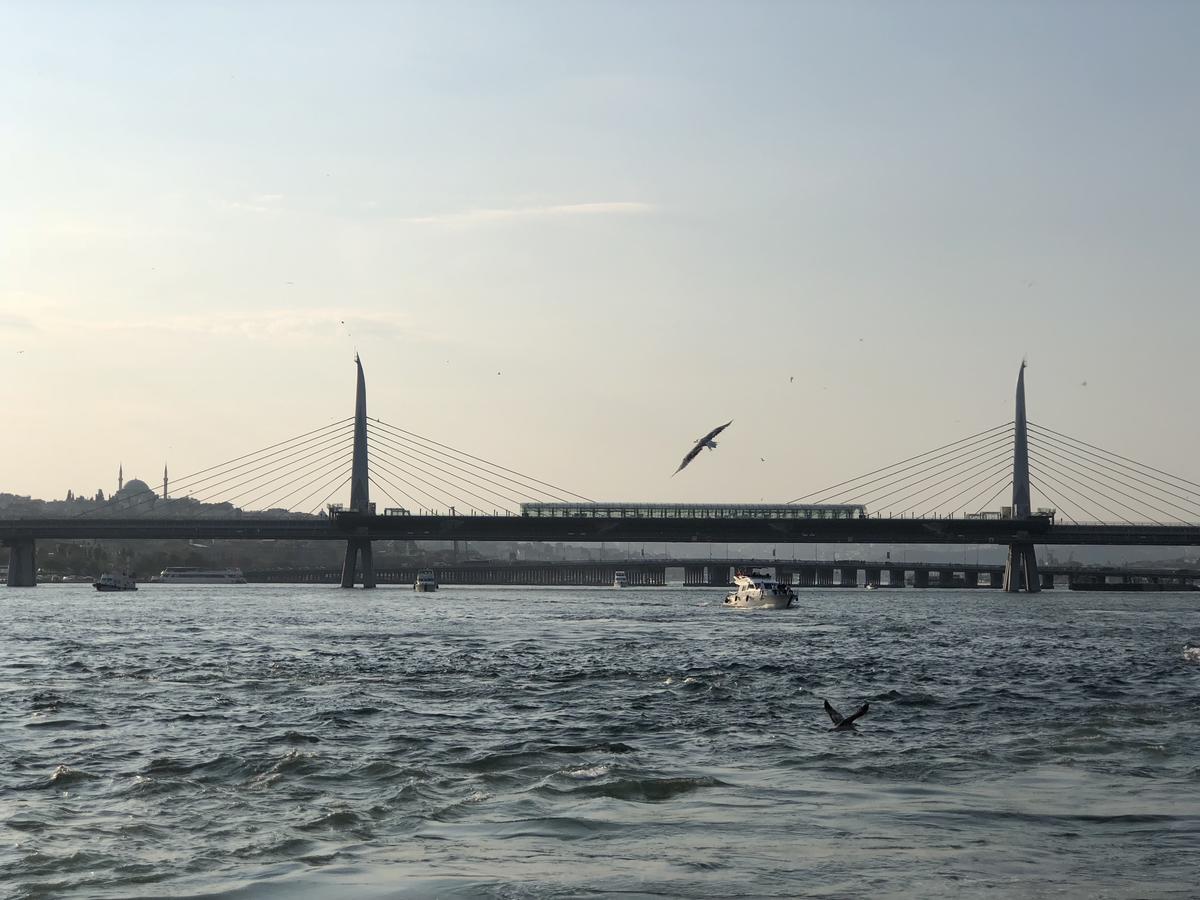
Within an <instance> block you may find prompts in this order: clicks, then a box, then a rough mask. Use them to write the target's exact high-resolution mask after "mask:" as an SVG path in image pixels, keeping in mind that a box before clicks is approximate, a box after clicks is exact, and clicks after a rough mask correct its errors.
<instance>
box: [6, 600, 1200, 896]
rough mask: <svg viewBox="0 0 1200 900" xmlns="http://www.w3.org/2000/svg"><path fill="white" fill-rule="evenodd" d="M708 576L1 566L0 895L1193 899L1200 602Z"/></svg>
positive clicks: (1199, 774)
mask: <svg viewBox="0 0 1200 900" xmlns="http://www.w3.org/2000/svg"><path fill="white" fill-rule="evenodd" d="M720 597H721V592H720V591H712V590H704V589H699V590H697V589H686V590H684V589H645V590H639V589H626V590H624V591H613V590H595V589H536V588H448V589H443V590H442V591H441V592H440V593H438V594H434V595H421V596H418V595H415V594H413V593H412V592H411V591H407V590H402V589H398V588H381V589H379V590H377V591H374V592H363V591H355V592H353V593H351V592H348V591H340V590H337V589H335V588H328V587H293V586H246V587H225V586H221V587H205V586H162V585H146V586H144V587H143V588H142V590H140V591H139V592H138V593H136V594H107V595H102V594H97V593H96V592H94V591H91V590H90V589H88V588H86V587H77V586H65V585H43V586H41V587H38V588H37V589H36V590H0V616H2V617H3V628H2V629H0V826H2V827H0V896H11V897H15V898H33V897H54V898H114V897H152V896H170V897H229V898H257V897H266V898H297V897H298V898H317V897H330V896H336V897H339V898H351V897H363V898H384V897H427V896H430V897H432V896H440V897H476V896H481V897H497V898H499V897H505V898H507V897H598V896H602V895H609V894H622V895H626V896H630V895H631V896H669V897H795V896H818V897H859V896H864V895H873V896H887V897H950V896H955V897H957V896H962V895H981V894H987V895H988V896H993V897H1018V896H1019V897H1028V896H1066V897H1192V896H1195V895H1196V894H1197V892H1198V891H1200V887H1198V886H1197V879H1198V870H1200V863H1198V861H1197V856H1196V847H1198V846H1200V748H1198V742H1197V736H1198V735H1200V703H1198V701H1197V697H1198V696H1200V691H1198V688H1200V658H1198V657H1197V655H1196V654H1191V655H1189V654H1187V653H1186V651H1185V645H1186V644H1188V643H1189V641H1191V642H1192V643H1197V642H1200V640H1198V639H1200V613H1198V611H1197V610H1198V609H1200V602H1198V601H1197V596H1196V595H1192V594H1136V595H1135V594H1131V595H1116V594H1080V593H1068V592H1066V591H1056V592H1053V593H1046V594H1042V595H1040V596H1038V597H1035V598H1030V597H1026V596H1024V595H1022V596H1019V597H1010V596H1003V595H1000V594H998V593H992V592H990V591H972V592H960V591H949V590H946V591H941V590H939V591H932V592H922V591H917V590H904V591H895V592H892V591H877V592H869V593H868V592H860V591H801V592H800V605H799V608H797V609H792V610H786V611H780V612H767V611H734V610H727V609H722V608H720ZM823 697H829V698H830V699H831V700H832V701H833V703H834V704H835V705H836V706H838V707H840V708H841V709H842V710H843V712H848V711H850V710H851V709H853V708H854V707H856V706H857V705H858V703H859V702H860V701H861V700H864V699H866V700H869V701H870V703H871V711H870V714H869V715H868V716H867V717H866V718H865V719H863V720H862V725H861V728H860V730H859V731H858V732H857V733H838V732H832V731H830V730H829V726H830V723H829V721H828V719H827V718H826V717H825V715H824V713H823V712H822V710H821V698H823Z"/></svg>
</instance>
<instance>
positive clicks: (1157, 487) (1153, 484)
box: [1030, 433, 1200, 515]
mask: <svg viewBox="0 0 1200 900" xmlns="http://www.w3.org/2000/svg"><path fill="white" fill-rule="evenodd" d="M1030 436H1031V437H1033V438H1035V439H1036V440H1038V441H1046V442H1049V443H1050V444H1051V445H1052V446H1053V447H1054V448H1055V449H1056V450H1060V451H1061V452H1063V453H1069V454H1071V455H1072V456H1075V457H1076V458H1078V459H1080V460H1083V461H1081V462H1080V463H1079V465H1083V464H1084V461H1087V460H1092V461H1096V460H1098V462H1095V464H1096V465H1099V466H1100V467H1101V468H1103V469H1105V470H1106V471H1109V472H1111V473H1112V479H1113V480H1114V481H1117V480H1119V482H1120V483H1121V484H1124V485H1125V486H1126V487H1133V485H1131V484H1130V483H1129V481H1130V480H1131V481H1135V482H1137V483H1138V484H1140V485H1142V486H1144V487H1147V488H1150V489H1152V491H1154V493H1152V494H1151V496H1153V497H1154V498H1155V499H1156V500H1160V501H1162V502H1164V503H1167V504H1168V505H1170V506H1174V507H1175V508H1176V509H1180V510H1183V511H1184V512H1186V513H1190V514H1195V513H1196V511H1197V510H1196V509H1194V508H1193V509H1189V508H1187V507H1184V506H1179V505H1178V504H1175V503H1172V502H1171V501H1172V500H1180V501H1182V502H1184V503H1189V504H1191V505H1192V506H1193V507H1196V506H1198V505H1200V502H1198V501H1196V500H1192V499H1191V497H1190V496H1189V495H1191V494H1192V493H1193V492H1191V491H1185V492H1184V493H1183V494H1178V493H1172V494H1170V495H1169V496H1167V497H1164V496H1162V493H1159V492H1165V491H1166V490H1171V491H1178V490H1179V488H1178V487H1177V486H1176V485H1173V484H1170V483H1169V482H1166V481H1163V480H1162V479H1161V478H1155V479H1153V480H1152V481H1144V480H1143V479H1141V478H1137V477H1134V476H1133V475H1126V474H1124V473H1122V472H1119V471H1117V469H1114V468H1112V467H1111V466H1107V465H1104V463H1105V462H1108V460H1106V459H1105V458H1104V457H1102V456H1097V455H1096V454H1094V453H1089V452H1088V451H1087V450H1079V448H1077V447H1072V446H1071V445H1070V444H1066V443H1063V442H1062V441H1059V440H1057V439H1055V438H1053V437H1051V436H1050V435H1044V434H1038V433H1034V434H1031V435H1030ZM1077 454H1082V455H1077ZM1085 457H1086V460H1085ZM1120 468H1123V469H1127V470H1129V471H1134V472H1136V470H1133V469H1130V467H1129V466H1121V467H1120ZM1137 474H1138V475H1140V474H1143V473H1141V472H1137ZM1125 479H1128V480H1125ZM1159 511H1160V512H1163V511H1162V510H1159ZM1164 514H1165V515H1170V513H1164Z"/></svg>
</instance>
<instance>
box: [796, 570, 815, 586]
mask: <svg viewBox="0 0 1200 900" xmlns="http://www.w3.org/2000/svg"><path fill="white" fill-rule="evenodd" d="M796 574H797V576H798V586H799V587H815V586H816V583H817V570H816V569H815V568H813V567H812V566H801V567H800V568H799V569H798V570H797V572H796Z"/></svg>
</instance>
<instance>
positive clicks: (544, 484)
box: [375, 419, 595, 503]
mask: <svg viewBox="0 0 1200 900" xmlns="http://www.w3.org/2000/svg"><path fill="white" fill-rule="evenodd" d="M375 421H376V422H378V423H379V424H380V425H381V426H383V427H384V428H389V429H391V430H392V431H396V432H399V433H401V434H404V435H408V436H410V437H413V438H416V439H418V440H421V441H424V442H425V443H428V444H433V445H435V446H438V447H441V448H443V449H445V450H450V451H452V452H454V453H457V454H458V455H460V456H465V457H467V458H468V459H473V460H475V461H476V462H481V463H484V464H485V465H487V466H489V467H491V468H493V469H500V470H502V471H504V472H508V473H509V474H510V475H516V476H518V477H520V478H523V479H525V480H526V481H531V482H533V483H534V484H539V485H541V486H542V487H546V488H550V489H551V490H553V491H558V492H559V493H562V494H567V495H569V496H571V497H575V498H577V499H579V500H582V501H584V502H585V503H594V502H595V501H594V500H590V499H589V498H587V497H584V496H583V495H582V494H576V493H575V492H574V491H568V490H567V489H566V488H562V487H557V486H555V485H553V484H550V483H549V482H546V481H541V480H540V479H537V478H534V477H532V476H531V475H523V474H522V473H520V472H518V471H516V470H514V469H509V468H506V467H505V466H501V465H499V464H498V463H493V462H488V461H487V460H486V459H481V458H480V457H478V456H472V455H471V454H470V453H467V452H465V451H463V450H457V449H455V448H454V447H450V446H448V445H446V444H442V443H439V442H438V441H435V440H433V439H432V438H426V437H422V436H421V435H419V434H414V433H413V432H411V431H406V430H405V429H403V428H397V427H396V426H394V425H389V424H388V423H387V422H384V421H383V420H382V419H375Z"/></svg>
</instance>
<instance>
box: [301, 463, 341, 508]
mask: <svg viewBox="0 0 1200 900" xmlns="http://www.w3.org/2000/svg"><path fill="white" fill-rule="evenodd" d="M340 474H341V473H340V472H339V473H338V475H340ZM336 478H337V475H334V476H333V479H330V481H333V480H335V479H336ZM353 480H354V476H353V475H347V476H346V477H345V478H343V479H342V480H341V481H340V482H339V483H338V484H337V485H336V486H335V487H334V488H333V490H331V491H330V492H329V493H328V494H326V495H325V499H324V500H322V501H321V502H319V503H318V504H317V505H316V506H314V507H313V508H312V509H310V510H309V511H308V512H309V515H312V514H313V513H314V512H316V511H317V510H319V509H321V508H322V507H323V506H324V505H325V504H326V503H328V502H329V498H330V497H332V496H333V495H334V494H336V493H337V492H338V491H340V490H341V489H342V488H344V487H345V486H346V485H348V484H349V483H350V482H351V481H353ZM328 485H329V482H326V483H325V484H323V485H321V487H319V488H317V490H315V491H313V492H312V494H309V495H308V497H304V498H302V499H300V500H298V501H296V505H297V506H299V505H300V504H301V503H306V502H307V501H308V499H309V497H312V496H313V494H316V493H318V492H319V491H321V490H323V489H324V488H325V487H327V486H328Z"/></svg>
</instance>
